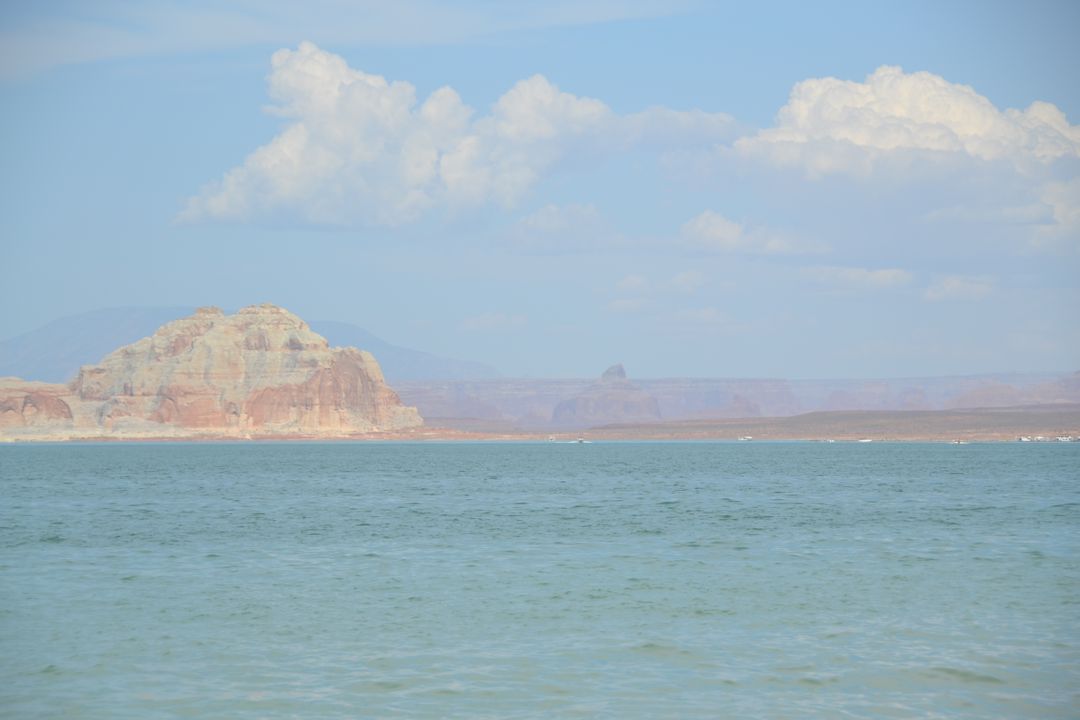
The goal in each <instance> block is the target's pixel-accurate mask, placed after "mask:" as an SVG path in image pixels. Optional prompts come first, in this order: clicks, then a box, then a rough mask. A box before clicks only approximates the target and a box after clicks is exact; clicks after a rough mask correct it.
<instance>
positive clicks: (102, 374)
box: [0, 304, 423, 437]
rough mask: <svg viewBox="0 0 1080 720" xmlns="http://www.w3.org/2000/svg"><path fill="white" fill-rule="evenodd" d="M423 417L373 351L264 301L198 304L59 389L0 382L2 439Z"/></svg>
mask: <svg viewBox="0 0 1080 720" xmlns="http://www.w3.org/2000/svg"><path fill="white" fill-rule="evenodd" d="M422 422H423V421H422V419H421V417H420V414H419V413H418V412H417V410H416V408H412V407H406V406H405V405H403V404H402V403H401V401H400V400H399V398H398V396H397V394H395V393H394V391H393V390H391V389H390V387H389V386H387V384H386V382H385V380H384V379H383V375H382V371H381V369H380V368H379V364H378V362H377V361H376V360H375V358H374V356H372V355H371V353H369V352H366V351H364V350H358V349H356V348H351V347H345V348H332V347H330V345H329V343H328V342H327V341H326V339H325V338H323V337H322V336H321V335H318V334H316V333H315V332H313V331H312V330H311V329H310V328H309V327H308V325H307V324H306V323H305V322H304V321H302V320H301V319H300V318H298V317H297V316H296V315H293V314H292V313H290V312H288V311H287V310H284V309H282V308H280V307H277V306H275V305H270V304H264V305H253V306H250V307H246V308H243V309H242V310H240V311H239V312H237V313H236V314H234V315H226V314H225V313H224V312H222V311H221V310H220V309H218V308H215V307H204V308H199V309H198V310H196V311H195V313H194V314H193V315H191V316H189V317H186V318H182V319H180V320H175V321H173V322H170V323H167V324H165V325H163V326H162V327H160V328H159V329H158V330H157V331H156V332H155V333H154V334H153V335H150V336H149V337H144V338H142V339H141V340H138V341H136V342H134V343H132V344H130V345H126V346H124V347H121V348H119V349H118V350H115V351H113V352H112V353H110V354H109V355H107V356H106V357H105V358H104V359H103V360H101V362H100V363H98V364H96V365H86V366H84V367H83V368H82V369H81V370H80V371H79V374H78V376H77V377H76V378H75V379H74V380H73V381H72V382H71V383H69V384H67V385H59V384H48V383H40V382H28V381H24V380H19V379H17V378H3V379H0V433H2V434H3V435H6V436H9V437H19V436H22V437H34V436H39V435H43V436H55V435H61V436H69V437H95V436H105V437H110V436H116V437H190V436H225V437H246V436H266V435H270V436H273V435H314V436H341V435H349V434H356V433H368V432H379V431H387V430H401V429H405V428H410V427H416V426H419V425H421V424H422Z"/></svg>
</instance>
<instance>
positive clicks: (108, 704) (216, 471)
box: [0, 443, 1080, 718]
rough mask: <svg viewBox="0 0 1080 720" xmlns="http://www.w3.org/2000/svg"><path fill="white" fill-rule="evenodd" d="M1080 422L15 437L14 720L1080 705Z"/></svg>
mask: <svg viewBox="0 0 1080 720" xmlns="http://www.w3.org/2000/svg"><path fill="white" fill-rule="evenodd" d="M1078 478H1080V445H1039V446H1034V445H1027V444H1025V445H1019V444H1016V445H1012V444H1005V445H966V446H953V445H908V444H882V443H874V444H871V445H866V444H841V443H837V444H829V445H823V444H800V443H790V444H784V443H777V444H767V443H761V444H758V443H739V444H734V443H731V444H724V443H715V444H704V443H703V444H695V443H611V444H603V443H596V444H592V445H566V444H548V443H541V444H512V445H500V444H404V443H403V444H394V443H385V444H384V443H355V444H353V443H335V444H258V443H256V444H224V445H184V444H161V445H156V444H136V445H88V446H78V445H65V446H17V447H0V714H2V715H4V716H10V717H20V718H37V717H57V718H59V717H64V718H159V717H161V718H164V717H170V718H171V717H252V718H254V717H260V718H263V717H265V718H286V717H296V718H313V717H393V716H398V717H432V718H436V717H462V718H464V717H469V718H473V717H491V718H515V717H552V716H555V717H619V718H623V717H648V718H654V717H670V718H694V717H699V718H705V717H710V718H712V717H737V718H751V717H762V718H807V717H828V718H833V717H867V718H870V717H873V718H879V717H1076V716H1077V715H1078V714H1080V690H1078V689H1080V630H1078V628H1080V555H1078V549H1080V547H1078V546H1080V533H1078V531H1080V479H1078Z"/></svg>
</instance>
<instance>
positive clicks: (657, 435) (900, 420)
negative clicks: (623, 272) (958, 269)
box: [0, 404, 1080, 445]
mask: <svg viewBox="0 0 1080 720" xmlns="http://www.w3.org/2000/svg"><path fill="white" fill-rule="evenodd" d="M439 421H442V423H443V424H441V425H437V426H436V425H433V426H421V427H417V428H410V429H406V430H396V431H386V432H365V433H345V434H320V433H280V434H278V433H262V434H257V433H249V434H239V433H228V434H226V433H206V434H195V433H192V434H179V433H173V434H162V435H155V434H145V435H144V434H132V435H107V434H102V433H99V434H91V433H87V434H80V433H79V432H78V431H76V430H72V431H70V432H63V433H42V434H36V435H35V434H32V433H26V434H24V435H21V436H20V434H15V435H6V436H0V445H7V444H44V443H99V442H100V443H111V442H123V443H139V442H152V443H161V442H182V443H228V442H365V441H395V442H538V443H540V442H550V441H551V440H554V441H555V442H560V443H568V442H569V443H572V442H576V440H577V439H578V438H583V439H586V440H589V441H612V442H614V441H713V442H724V441H731V442H736V441H739V440H745V441H751V442H753V441H756V442H762V441H784V442H830V441H832V442H840V443H845V442H859V441H862V442H867V441H872V442H923V443H926V442H929V443H957V442H959V443H976V442H979V443H985V442H1017V441H1018V440H1019V439H1020V438H1021V437H1028V438H1031V441H1032V442H1035V443H1040V444H1041V443H1044V442H1059V441H1060V440H1059V438H1073V441H1080V404H1061V405H1034V406H1020V407H995V408H971V409H959V410H915V411H903V410H888V411H872V410H870V411H849V410H845V411H830V412H812V413H806V414H803V415H793V416H788V417H769V418H738V419H699V420H679V421H669V422H658V423H650V424H633V425H631V424H626V425H606V426H601V427H592V428H584V429H580V430H566V429H557V430H548V429H517V428H506V429H494V428H483V427H476V424H477V422H476V421H475V420H472V419H468V418H462V419H460V420H459V422H460V423H461V424H463V425H470V426H471V427H469V428H464V427H453V425H452V420H451V419H445V418H440V419H439ZM1036 438H1038V439H1036Z"/></svg>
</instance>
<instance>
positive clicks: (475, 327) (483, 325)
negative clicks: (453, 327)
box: [461, 312, 529, 332]
mask: <svg viewBox="0 0 1080 720" xmlns="http://www.w3.org/2000/svg"><path fill="white" fill-rule="evenodd" d="M528 322H529V319H528V318H527V317H526V316H525V315H508V314H507V313H502V312H485V313H481V314H480V315H475V316H473V317H469V318H465V320H463V321H462V323H461V327H462V329H464V330H468V331H470V332H493V331H501V330H509V329H511V328H519V327H524V326H525V325H526V324H528Z"/></svg>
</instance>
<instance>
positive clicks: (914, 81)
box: [734, 66, 1080, 177]
mask: <svg viewBox="0 0 1080 720" xmlns="http://www.w3.org/2000/svg"><path fill="white" fill-rule="evenodd" d="M734 147H735V150H736V151H737V152H738V153H741V154H743V155H747V156H755V157H761V158H764V159H766V160H768V161H769V162H771V163H774V164H777V165H787V166H798V167H802V168H803V169H804V170H805V172H806V173H807V175H809V176H811V177H815V176H821V175H826V174H829V173H837V172H843V173H852V174H857V175H865V174H868V173H869V172H870V171H871V169H872V167H873V165H874V164H875V162H876V161H878V160H880V159H882V158H884V157H887V156H889V155H892V154H895V153H898V152H902V151H920V152H931V153H956V154H961V155H965V156H969V157H972V158H977V159H980V160H984V161H993V160H1005V161H1008V162H1011V163H1013V164H1014V165H1016V166H1017V167H1021V168H1023V167H1028V166H1033V165H1039V164H1047V163H1050V162H1052V161H1055V160H1058V159H1062V158H1080V127H1078V126H1075V125H1070V124H1069V122H1068V120H1067V118H1066V117H1065V114H1064V113H1063V112H1062V111H1061V110H1060V109H1058V108H1057V107H1056V106H1055V105H1052V104H1050V103H1047V102H1034V103H1032V104H1031V105H1030V106H1028V108H1027V109H1025V110H1016V109H1011V108H1010V109H1007V110H1004V111H1002V110H999V109H998V108H996V107H995V106H994V105H993V103H991V102H990V101H989V100H988V99H987V98H985V97H983V96H982V95H979V94H978V93H977V92H975V90H973V89H972V88H970V87H968V86H967V85H959V84H954V83H950V82H948V81H947V80H945V79H944V78H942V77H940V76H938V75H934V74H932V73H929V72H915V73H905V72H904V71H903V70H902V69H901V68H898V67H891V66H882V67H880V68H878V69H877V70H875V71H874V72H873V73H871V74H870V75H869V76H868V77H867V78H866V80H865V82H861V83H860V82H852V81H846V80H839V79H837V78H832V77H826V78H813V79H809V80H804V81H802V82H800V83H798V84H797V85H796V86H795V87H794V88H793V89H792V91H791V95H790V97H789V99H788V103H787V104H786V105H785V106H784V107H783V108H781V109H780V112H779V113H778V115H777V121H776V126H775V127H772V128H768V129H764V130H761V131H759V132H758V133H756V134H755V135H753V136H749V137H745V138H742V139H740V140H738V141H736V143H735V145H734Z"/></svg>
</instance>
